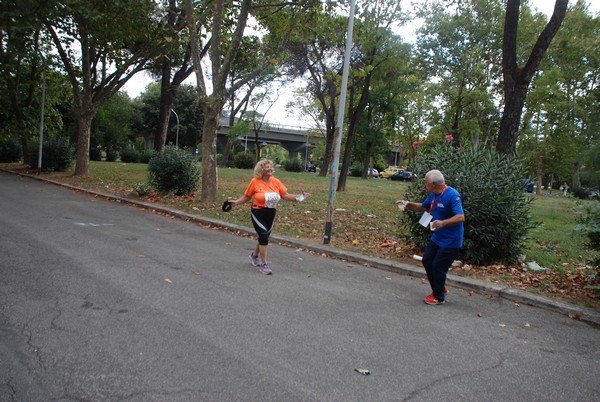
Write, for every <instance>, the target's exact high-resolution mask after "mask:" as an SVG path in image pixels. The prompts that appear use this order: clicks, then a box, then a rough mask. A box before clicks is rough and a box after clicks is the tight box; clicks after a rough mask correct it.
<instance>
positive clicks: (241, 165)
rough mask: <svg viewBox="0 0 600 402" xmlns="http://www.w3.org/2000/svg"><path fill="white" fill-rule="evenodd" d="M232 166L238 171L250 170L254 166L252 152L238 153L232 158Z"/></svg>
mask: <svg viewBox="0 0 600 402" xmlns="http://www.w3.org/2000/svg"><path fill="white" fill-rule="evenodd" d="M233 164H234V166H235V167H236V168H238V169H252V168H254V165H255V164H256V162H255V160H254V154H253V153H252V152H240V153H238V154H236V155H235V157H234V158H233Z"/></svg>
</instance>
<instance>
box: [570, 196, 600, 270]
mask: <svg viewBox="0 0 600 402" xmlns="http://www.w3.org/2000/svg"><path fill="white" fill-rule="evenodd" d="M578 205H579V208H581V209H582V210H579V211H577V214H576V216H577V221H578V222H579V223H578V224H577V226H575V231H576V232H577V233H580V234H584V235H585V236H587V238H588V244H587V246H588V247H589V248H590V249H591V250H593V251H596V252H598V251H600V202H599V201H589V204H588V203H586V205H583V204H582V203H581V202H580V203H579V204H578ZM592 264H594V265H596V266H598V267H600V255H598V256H596V257H595V259H594V260H593V261H592Z"/></svg>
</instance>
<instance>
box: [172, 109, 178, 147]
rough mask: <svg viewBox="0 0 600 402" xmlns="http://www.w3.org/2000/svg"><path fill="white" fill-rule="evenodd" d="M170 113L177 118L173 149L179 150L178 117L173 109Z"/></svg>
mask: <svg viewBox="0 0 600 402" xmlns="http://www.w3.org/2000/svg"><path fill="white" fill-rule="evenodd" d="M171 112H173V114H174V115H175V117H176V118H177V129H176V130H175V131H176V133H177V135H176V136H175V148H179V116H178V115H177V112H175V111H174V110H173V109H171Z"/></svg>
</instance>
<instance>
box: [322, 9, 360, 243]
mask: <svg viewBox="0 0 600 402" xmlns="http://www.w3.org/2000/svg"><path fill="white" fill-rule="evenodd" d="M355 5H356V1H355V0H352V2H351V3H350V15H349V16H348V32H347V33H346V51H345V54H344V69H343V72H342V92H341V94H340V103H339V106H338V109H339V110H338V120H337V125H338V135H337V138H336V143H335V148H334V151H333V162H332V164H331V180H330V181H329V198H328V201H327V220H326V221H325V235H324V236H323V244H329V242H330V241H331V228H332V226H333V211H334V208H335V192H336V189H337V184H338V165H339V161H340V150H341V148H342V133H343V132H344V112H345V110H346V89H347V87H348V70H349V66H350V51H351V50H352V32H353V30H354V9H355Z"/></svg>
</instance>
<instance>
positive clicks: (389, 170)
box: [379, 166, 402, 179]
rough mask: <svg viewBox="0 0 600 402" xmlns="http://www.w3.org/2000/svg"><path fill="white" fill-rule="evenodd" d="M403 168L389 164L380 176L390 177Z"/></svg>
mask: <svg viewBox="0 0 600 402" xmlns="http://www.w3.org/2000/svg"><path fill="white" fill-rule="evenodd" d="M401 171H402V168H399V167H396V166H388V167H387V168H386V169H385V170H384V171H383V172H381V173H380V175H379V177H382V178H384V179H389V178H390V176H391V175H393V174H394V173H398V172H401Z"/></svg>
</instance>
